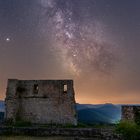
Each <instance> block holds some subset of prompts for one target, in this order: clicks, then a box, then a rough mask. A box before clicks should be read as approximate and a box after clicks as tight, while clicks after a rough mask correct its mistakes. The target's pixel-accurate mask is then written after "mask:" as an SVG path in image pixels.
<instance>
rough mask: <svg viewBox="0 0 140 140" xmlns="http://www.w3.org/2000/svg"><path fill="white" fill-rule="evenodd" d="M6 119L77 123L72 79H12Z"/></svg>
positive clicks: (35, 122) (38, 122)
mask: <svg viewBox="0 0 140 140" xmlns="http://www.w3.org/2000/svg"><path fill="white" fill-rule="evenodd" d="M5 105H6V114H5V119H6V121H9V120H10V121H12V122H16V121H25V122H31V123H33V124H72V125H77V115H76V106H75V105H76V104H75V94H74V88H73V80H17V79H9V80H8V86H7V91H6V99H5Z"/></svg>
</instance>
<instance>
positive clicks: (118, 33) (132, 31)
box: [0, 0, 140, 104]
mask: <svg viewBox="0 0 140 140" xmlns="http://www.w3.org/2000/svg"><path fill="white" fill-rule="evenodd" d="M139 5H140V1H139V0H134V1H132V0H123V1H122V0H0V99H4V97H5V90H6V84H7V79H8V78H13V79H73V80H74V89H75V95H76V101H77V102H79V103H105V102H113V103H122V104H123V103H140V101H139V98H140V86H139V83H140V74H139V73H140V63H139V60H140V54H139V52H140V47H139V44H140V39H139V37H140V14H139V13H140V8H139Z"/></svg>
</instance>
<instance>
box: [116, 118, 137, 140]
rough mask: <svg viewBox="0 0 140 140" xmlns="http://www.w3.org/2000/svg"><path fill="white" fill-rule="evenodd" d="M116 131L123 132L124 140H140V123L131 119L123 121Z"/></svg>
mask: <svg viewBox="0 0 140 140" xmlns="http://www.w3.org/2000/svg"><path fill="white" fill-rule="evenodd" d="M116 131H117V132H118V133H119V134H122V136H123V138H124V140H140V125H139V124H138V123H135V122H131V121H121V122H120V123H118V124H117V125H116Z"/></svg>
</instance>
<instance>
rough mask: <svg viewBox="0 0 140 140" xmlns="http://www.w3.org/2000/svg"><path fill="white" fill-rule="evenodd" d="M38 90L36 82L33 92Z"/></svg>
mask: <svg viewBox="0 0 140 140" xmlns="http://www.w3.org/2000/svg"><path fill="white" fill-rule="evenodd" d="M38 90H39V87H38V84H35V85H34V93H38Z"/></svg>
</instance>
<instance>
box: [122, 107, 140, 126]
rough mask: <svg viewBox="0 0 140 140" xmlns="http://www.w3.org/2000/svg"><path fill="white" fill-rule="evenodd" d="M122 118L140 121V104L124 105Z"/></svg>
mask: <svg viewBox="0 0 140 140" xmlns="http://www.w3.org/2000/svg"><path fill="white" fill-rule="evenodd" d="M122 120H127V121H134V122H136V123H140V106H131V105H128V106H127V105H125V106H122Z"/></svg>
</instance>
